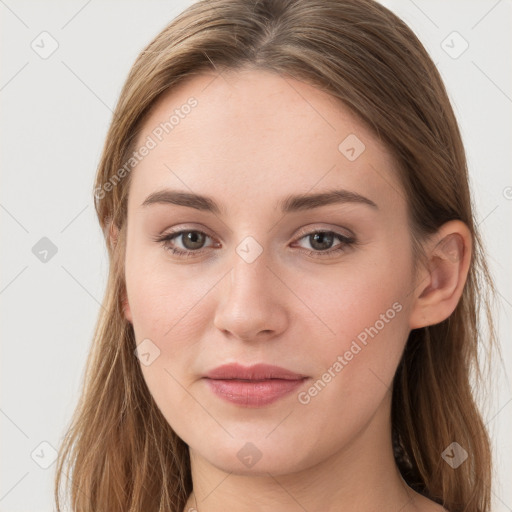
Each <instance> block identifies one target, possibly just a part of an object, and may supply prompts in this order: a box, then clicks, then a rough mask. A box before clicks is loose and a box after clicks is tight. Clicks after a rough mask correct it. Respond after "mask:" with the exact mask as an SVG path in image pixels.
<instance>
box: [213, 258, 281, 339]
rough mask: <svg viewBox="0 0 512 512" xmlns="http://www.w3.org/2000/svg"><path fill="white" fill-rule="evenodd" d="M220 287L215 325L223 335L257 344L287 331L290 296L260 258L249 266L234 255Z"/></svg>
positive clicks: (264, 259) (274, 273)
mask: <svg viewBox="0 0 512 512" xmlns="http://www.w3.org/2000/svg"><path fill="white" fill-rule="evenodd" d="M219 284H221V286H219V287H218V288H219V296H220V300H219V304H218V306H217V309H216V312H215V319H214V325H215V327H216V328H217V329H219V330H221V331H223V332H224V334H226V335H230V336H231V337H233V338H238V339H240V340H244V341H256V340H263V339H270V338H273V337H277V336H279V335H280V334H281V333H282V332H284V331H285V330H286V328H287V325H288V320H289V313H288V311H289V310H288V308H287V304H286V303H287V301H289V300H290V295H291V294H290V292H289V291H288V290H287V288H286V286H285V284H283V282H282V281H281V280H280V279H278V278H277V277H276V272H275V270H273V269H271V268H270V267H269V266H268V261H267V259H266V258H265V257H263V255H261V256H260V257H259V258H257V259H256V260H255V261H253V262H252V263H248V262H246V261H244V260H243V259H242V258H239V257H238V256H237V255H235V258H234V265H233V268H232V269H231V271H230V272H229V274H228V275H227V276H226V277H225V278H224V279H223V280H222V281H221V283H219Z"/></svg>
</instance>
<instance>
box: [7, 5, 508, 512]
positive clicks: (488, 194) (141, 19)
mask: <svg viewBox="0 0 512 512" xmlns="http://www.w3.org/2000/svg"><path fill="white" fill-rule="evenodd" d="M191 3H193V2H192V1H175V2H170V1H167V2H163V1H155V0H153V1H144V2H142V1H141V0H139V1H124V2H120V1H102V2H100V1H99V0H89V1H86V0H80V1H66V2H64V1H61V2H57V1H55V0H52V1H46V2H36V1H15V0H0V23H1V29H0V37H1V46H0V48H1V63H2V65H1V69H0V101H1V109H2V110H1V113H2V116H1V130H2V138H1V140H2V146H1V153H0V155H1V159H2V166H1V172H2V175H1V184H2V186H1V188H0V225H1V229H2V231H1V233H2V237H3V239H2V251H1V267H0V268H1V273H0V305H1V321H0V326H1V332H2V346H1V356H2V357H1V369H0V371H1V374H0V375H1V400H0V429H1V445H0V446H1V456H0V461H1V481H0V511H3V512H18V511H28V510H31V511H32V512H37V511H50V510H54V505H53V495H52V493H53V478H54V471H55V464H54V463H53V461H54V453H53V451H52V446H53V447H57V446H58V445H59V442H60V439H61V437H62V435H63V434H64V430H65V428H66V425H67V422H68V421H69V419H70V417H71V414H72V412H73V410H74V407H75V405H76V402H77V399H78V394H79V390H80V385H81V380H82V377H83V370H84V364H85V359H86V355H87V352H88V348H89V343H90V341H91V337H92V333H93V327H94V324H95V321H96V317H97V314H98V311H99V308H100V303H101V300H102V297H103V291H104V287H105V283H106V275H107V257H106V249H105V248H104V246H103V241H102V236H101V231H100V229H99V226H98V225H97V221H96V218H95V215H94V207H93V203H92V188H93V179H94V174H95V170H96V166H97V164H98V161H99V157H100V151H101V149H102V145H103V141H104V138H105V135H106V131H107V127H108V123H109V121H110V117H111V110H112V109H113V107H114V105H115V102H116V101H117V98H118V95H119V93H120V90H121V87H122V84H123V82H124V80H125V78H126V75H127V73H128V71H129V68H130V66H131V65H132V63H133V61H134V60H135V58H136V56H137V55H138V53H139V52H140V50H141V49H142V48H143V46H144V45H145V44H146V43H147V42H149V41H150V40H151V39H152V38H153V37H154V36H155V35H156V34H157V33H158V32H159V31H160V30H161V29H162V28H163V27H164V26H165V25H166V24H167V23H168V22H169V21H170V20H171V19H172V18H173V17H175V16H176V15H177V14H178V13H179V12H180V11H181V10H182V9H184V8H185V7H186V6H188V5H190V4H191ZM383 3H384V5H386V6H387V7H389V8H390V9H391V10H393V11H394V12H396V13H397V14H398V15H399V16H400V17H401V18H402V19H404V21H406V22H407V23H408V24H409V25H410V26H411V28H412V29H413V30H414V31H415V32H416V33H417V35H418V36H419V38H420V39H421V40H422V41H423V43H424V44H425V46H426V47H427V49H428V51H429V52H430V54H431V55H432V58H433V60H434V62H435V63H436V64H437V66H438V68H439V69H440V71H441V74H442V76H443V78H444V80H445V83H446V86H447V89H448V91H449V94H450V97H451V99H452V102H453V105H454V108H455V111H456V114H457V116H458V119H459V122H460V126H461V129H462V133H463V137H464V142H465V144H466V149H467V155H468V159H469V166H470V173H471V185H472V189H473V193H474V201H475V207H476V212H477V219H478V221H479V223H480V226H481V228H482V231H483V234H484V240H485V243H486V246H487V247H488V251H489V255H490V263H491V268H492V271H493V273H494V275H495V278H496V283H497V285H498V290H499V293H500V295H499V302H498V304H497V310H496V318H497V320H498V321H499V333H500V339H501V343H502V350H503V359H504V365H498V366H497V367H496V368H495V371H494V376H495V377H494V378H493V382H492V384H493V386H494V387H495V389H496V393H495V395H494V400H493V402H492V404H490V405H489V407H488V409H486V412H485V418H486V421H487V424H488V427H489V428H490V430H491V434H492V436H493V443H494V452H495V456H496V457H497V465H498V466H497V468H498V477H499V480H498V482H497V484H498V485H497V486H496V488H495V496H494V498H495V508H494V510H496V511H497V512H501V511H510V510H512V489H511V487H510V485H508V486H507V485H506V483H507V478H509V477H510V474H512V461H511V459H512V457H511V454H512V447H511V441H510V432H511V431H512V403H511V402H512V393H511V387H510V382H509V380H508V377H507V375H506V373H505V367H506V368H507V369H508V370H510V368H511V367H512V350H511V347H510V343H509V341H510V332H511V328H510V316H511V310H512V286H511V273H510V271H507V269H509V268H510V261H511V256H512V255H511V252H512V251H511V249H512V247H511V241H510V234H511V232H512V231H511V229H510V228H511V211H512V176H511V173H510V168H511V163H512V156H511V151H510V147H511V144H512V116H511V111H512V79H511V73H510V70H511V69H510V68H511V66H510V62H512V55H511V53H512V51H511V49H512V41H511V39H512V37H511V30H510V19H511V14H512V2H511V1H507V0H500V1H496V0H489V1H486V0H478V1H475V0H473V1H462V0H461V1H459V2H456V1H453V0H452V1H447V0H440V1H432V0H429V1H426V0H423V1H420V0H414V1H413V0H402V1H396V0H395V1H391V0H388V1H383ZM454 31H456V32H458V33H459V34H460V36H461V37H462V38H461V37H459V36H457V35H453V34H452V33H453V32H454ZM42 32H47V33H48V34H49V35H45V34H43V35H40V34H41V33H42ZM443 41H444V42H443ZM464 41H466V42H467V44H468V45H469V46H468V48H467V49H466V50H465V51H464V52H463V53H462V54H460V55H458V54H459V53H460V52H461V50H462V49H463V48H464V47H465V44H466V43H464ZM52 44H53V45H55V44H58V48H57V49H56V50H55V51H54V53H52V54H51V55H46V54H45V52H47V53H48V52H50V50H51V49H52ZM43 57H45V58H43ZM43 237H46V238H47V239H49V240H50V241H51V243H49V242H48V240H43V241H41V239H42V238H43ZM36 244H38V245H36ZM34 247H35V249H34ZM52 247H54V248H56V250H57V252H56V253H55V254H52ZM45 249H46V250H48V251H49V252H48V253H47V254H46V253H44V250H45ZM54 250H55V249H54ZM40 251H43V252H40ZM34 253H35V254H34ZM41 258H46V261H41ZM507 261H508V262H509V263H508V267H507V264H506V262H507ZM507 432H508V433H509V434H508V435H507ZM41 443H43V444H41ZM506 477H507V478H506Z"/></svg>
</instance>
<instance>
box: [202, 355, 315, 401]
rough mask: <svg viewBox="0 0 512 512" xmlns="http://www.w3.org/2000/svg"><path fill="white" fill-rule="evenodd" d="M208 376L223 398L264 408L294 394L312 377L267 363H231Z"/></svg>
mask: <svg viewBox="0 0 512 512" xmlns="http://www.w3.org/2000/svg"><path fill="white" fill-rule="evenodd" d="M204 378H205V380H206V382H207V383H208V385H209V387H210V389H211V390H212V391H213V392H214V393H215V394H216V395H217V396H219V397H220V398H223V399H224V400H227V401H228V402H231V403H234V404H237V405H242V406H245V407H261V406H263V405H268V404H271V403H273V402H275V401H276V400H278V399H279V398H281V397H284V396H285V395H287V394H289V393H291V392H292V391H293V390H295V389H296V388H298V387H299V386H301V385H302V383H303V382H304V381H305V380H306V379H307V378H308V377H307V376H305V375H300V374H297V373H294V372H291V371H289V370H286V369H285V368H280V367H278V366H271V365H267V364H256V365H254V366H249V367H246V366H241V365H239V364H228V365H223V366H219V367H218V368H215V369H214V370H212V371H210V372H208V373H207V374H206V375H205V376H204Z"/></svg>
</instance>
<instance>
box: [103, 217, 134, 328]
mask: <svg viewBox="0 0 512 512" xmlns="http://www.w3.org/2000/svg"><path fill="white" fill-rule="evenodd" d="M105 236H106V237H107V243H108V244H109V245H110V247H111V249H112V250H113V249H114V248H115V246H116V245H117V242H118V238H119V228H118V227H117V226H116V225H115V224H114V222H113V221H112V220H109V221H108V223H107V224H106V226H105ZM121 304H122V307H123V312H124V316H125V318H126V320H128V322H130V323H131V324H133V319H132V311H131V309H130V303H129V302H128V296H127V294H126V287H125V288H124V290H123V292H122V296H121Z"/></svg>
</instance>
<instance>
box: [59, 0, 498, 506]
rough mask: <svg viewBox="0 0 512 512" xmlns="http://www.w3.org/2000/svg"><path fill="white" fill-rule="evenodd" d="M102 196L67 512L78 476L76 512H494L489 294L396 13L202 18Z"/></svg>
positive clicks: (217, 5) (68, 448) (438, 99)
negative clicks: (106, 262) (486, 339)
mask: <svg viewBox="0 0 512 512" xmlns="http://www.w3.org/2000/svg"><path fill="white" fill-rule="evenodd" d="M94 193H95V204H96V210H97V214H98V218H99V221H100V225H101V227H102V229H103V230H104V233H105V238H106V242H107V247H108V250H109V257H110V274H109V281H108V286H107V291H106V296H105V299H104V309H103V310H102V311H101V312H100V314H101V316H100V318H99V321H98V325H97V330H96V333H95V336H94V343H93V347H92V350H91V354H90V358H89V360H88V363H87V365H88V373H87V380H86V383H85V385H84V390H83V395H82V400H81V402H80V404H79V407H78V408H77V411H76V413H75V417H74V419H73V424H72V425H71V427H70V429H69V432H68V435H67V436H66V438H65V440H64V442H63V445H62V447H61V451H60V456H59V461H58V471H57V480H56V488H55V495H56V501H57V508H58V509H59V510H60V508H59V495H58V494H59V486H60V482H61V480H62V479H63V476H64V475H63V473H64V465H65V463H67V464H69V466H70V467H71V470H72V471H71V472H70V475H69V478H70V482H72V485H71V502H72V510H74V511H80V512H85V511H89V510H90V511H95V512H99V511H109V512H114V511H119V512H121V511H123V512H126V511H134V512H135V511H137V512H138V511H147V512H149V511H162V512H163V511H166V512H167V511H176V512H182V511H190V510H197V511H199V512H211V511H224V510H236V511H244V510H259V511H269V510H280V511H291V510H308V511H316V510H333V511H334V510H358V511H367V510H368V511H369V510H380V511H387V510H389V511H392V510H393V511H398V510H401V511H404V512H405V511H408V510H421V511H434V510H448V511H450V512H456V511H462V510H464V511H472V512H473V511H474V512H476V511H479V512H487V511H489V510H490V492H491V491H490V468H491V462H490V449H489V440H488V435H487V433H486V431H485V427H484V424H483V422H482V418H481V416H480V413H479V411H478V409H477V407H476V405H475V401H474V397H473V395H472V390H471V386H470V380H469V375H470V374H471V372H472V370H473V369H475V368H478V360H477V349H478V346H479V344H480V342H481V341H480V339H479V336H478V332H477V327H478V310H479V307H481V305H482V307H484V308H487V309H486V310H487V312H488V311H489V306H488V301H487V299H486V296H485V295H483V296H482V297H480V288H479V287H480V286H481V285H482V284H487V285H488V289H489V291H491V292H492V289H493V288H492V280H491V277H490V276H489V273H488V270H487V266H486V261H485V257H484V254H483V250H482V246H481V242H480V238H479V233H478V231H477V228H476V225H475V222H474V219H473V213H472V210H471V197H470V191H469V187H468V175H467V166H466V160H465V154H464V148H463V145H462V142H461V137H460V133H459V129H458V126H457V122H456V119H455V116H454V114H453V111H452V108H451V106H450V103H449V100H448V97H447V94H446V91H445V88H444V86H443V84H442V81H441V78H440V76H439V73H438V72H437V70H436V68H435V66H434V64H433V63H432V61H431V59H430V58H429V56H428V54H427V52H426V51H425V49H424V48H423V46H422V45H421V43H420V42H419V41H418V39H417V38H416V37H415V35H414V34H413V33H412V31H411V30H410V29H409V28H408V27H407V26H406V25H405V24H404V23H403V22H402V21H401V20H399V19H398V18H397V17H396V16H395V15H393V14H392V13H391V12H390V11H388V10H387V9H386V8H384V7H382V6H381V5H380V4H378V3H375V2H373V1H372V0H298V1H297V0H293V1H291V0H262V1H259V2H253V1H249V0H208V1H203V2H198V3H196V4H194V5H192V6H191V7H190V8H188V9H187V10H186V11H184V12H183V13H181V14H180V15H179V16H178V17H177V18H176V19H175V20H174V21H173V22H172V23H171V24H170V25H169V26H168V27H166V28H165V29H164V30H163V31H162V32H161V33H160V34H159V35H158V36H157V37H156V38H155V40H154V41H153V42H151V43H150V44H149V45H148V47H147V48H146V49H145V50H144V51H143V52H142V53H141V55H140V56H139V58H138V59H137V61H136V62H135V64H134V66H133V68H132V70H131V72H130V75H129V77H128V79H127V81H126V84H125V86H124V88H123V91H122V93H121V97H120V100H119V103H118V105H117V108H116V111H115V114H114V119H113V121H112V124H111V127H110V130H109V133H108V135H107V139H106V143H105V147H104V151H103V156H102V159H101V162H100V166H99V169H98V173H97V177H96V184H95V191H94ZM490 325H491V327H492V322H490ZM493 336H494V331H493V330H492V329H491V341H492V338H493Z"/></svg>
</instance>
